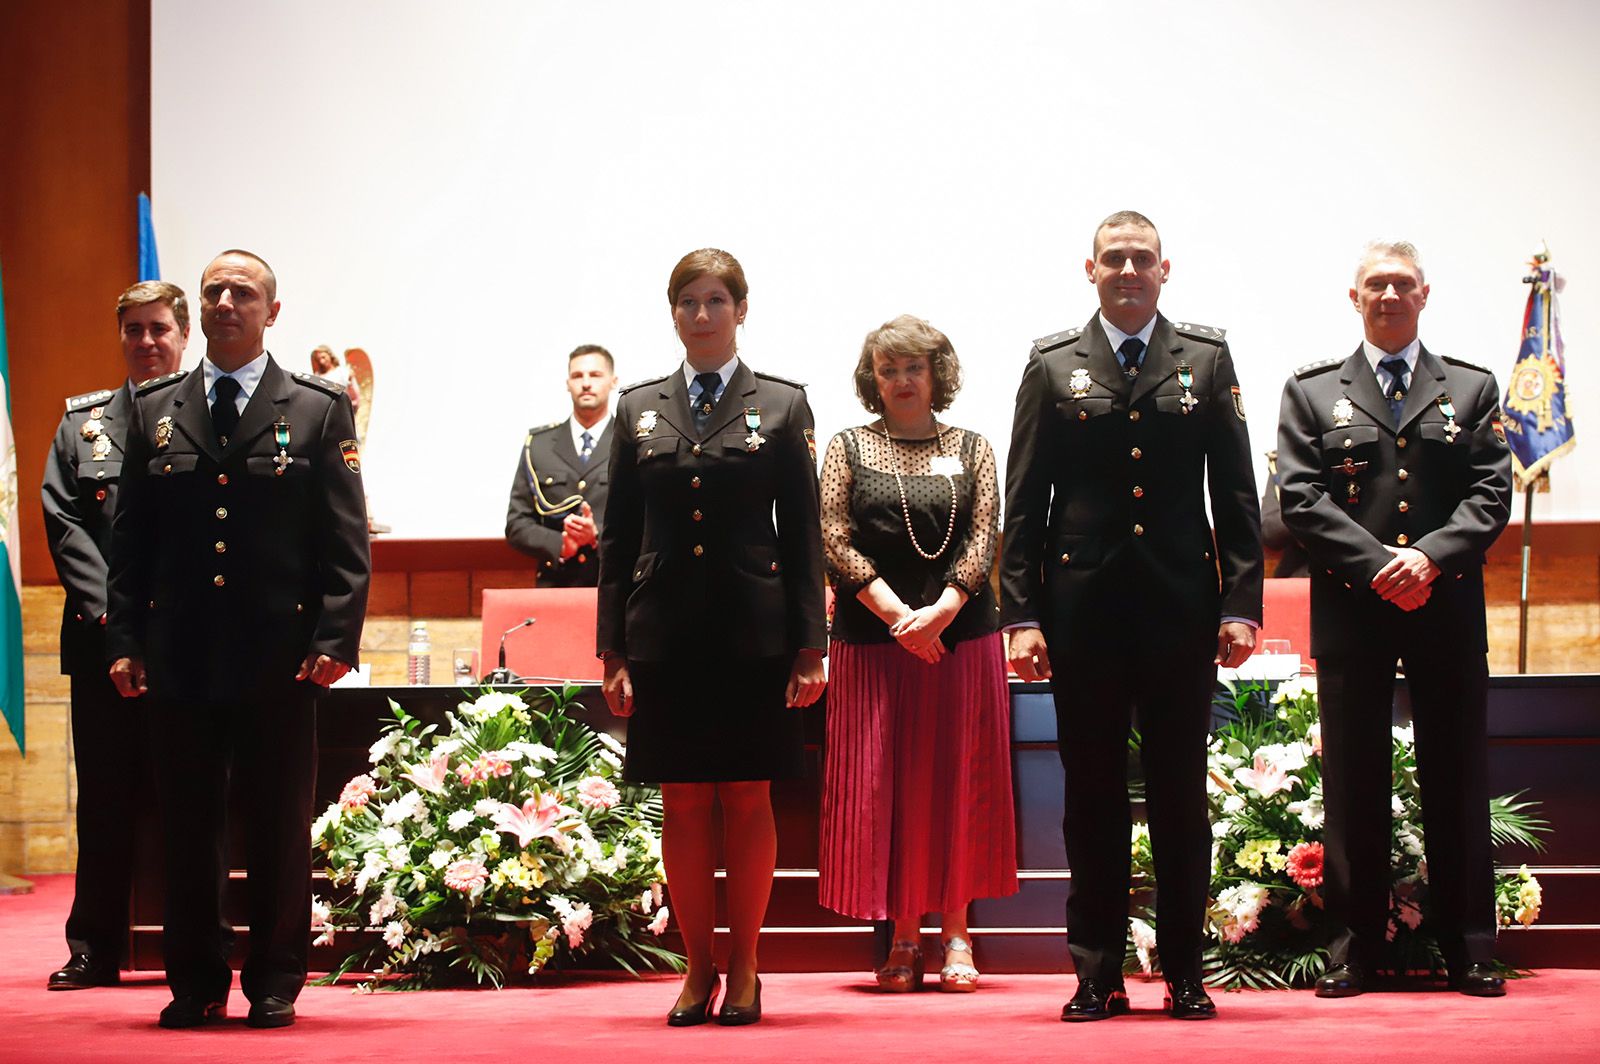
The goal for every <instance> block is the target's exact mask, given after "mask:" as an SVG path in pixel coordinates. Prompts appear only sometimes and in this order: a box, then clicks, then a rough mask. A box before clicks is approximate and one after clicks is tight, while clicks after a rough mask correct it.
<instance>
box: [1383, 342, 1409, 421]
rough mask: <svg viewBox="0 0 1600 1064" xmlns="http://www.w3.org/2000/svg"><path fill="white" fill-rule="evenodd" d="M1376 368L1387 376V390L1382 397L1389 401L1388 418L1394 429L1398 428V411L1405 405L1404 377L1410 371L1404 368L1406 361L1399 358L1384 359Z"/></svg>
mask: <svg viewBox="0 0 1600 1064" xmlns="http://www.w3.org/2000/svg"><path fill="white" fill-rule="evenodd" d="M1378 368H1379V369H1381V370H1384V371H1386V372H1387V373H1388V374H1389V390H1388V391H1387V392H1385V393H1384V397H1385V398H1387V399H1388V400H1389V416H1390V417H1392V418H1393V419H1394V427H1395V428H1399V427H1400V411H1402V410H1404V409H1405V405H1406V377H1407V376H1408V375H1409V374H1410V372H1411V371H1410V370H1409V369H1407V367H1406V360H1405V359H1403V358H1399V357H1394V358H1386V359H1384V360H1383V361H1382V362H1379V363H1378Z"/></svg>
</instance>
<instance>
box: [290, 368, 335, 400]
mask: <svg viewBox="0 0 1600 1064" xmlns="http://www.w3.org/2000/svg"><path fill="white" fill-rule="evenodd" d="M289 376H291V377H293V378H294V379H295V380H297V381H299V382H300V383H301V384H304V385H307V386H308V387H311V388H321V389H322V390H323V391H325V392H327V393H328V394H329V395H343V394H344V385H342V384H340V383H339V382H338V381H330V380H329V379H328V378H326V377H319V376H317V375H316V374H315V373H307V372H305V371H304V370H295V371H294V372H293V373H291V374H289Z"/></svg>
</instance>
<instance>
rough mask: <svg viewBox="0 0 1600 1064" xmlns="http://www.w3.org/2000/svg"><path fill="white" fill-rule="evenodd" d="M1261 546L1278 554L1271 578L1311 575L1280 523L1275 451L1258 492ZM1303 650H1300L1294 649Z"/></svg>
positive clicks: (1303, 556)
mask: <svg viewBox="0 0 1600 1064" xmlns="http://www.w3.org/2000/svg"><path fill="white" fill-rule="evenodd" d="M1261 545H1262V546H1263V547H1265V548H1266V549H1267V550H1275V551H1277V552H1278V567H1277V568H1276V569H1274V570H1272V575H1273V576H1274V577H1276V578H1278V579H1280V580H1281V579H1284V578H1285V577H1303V576H1309V575H1311V568H1310V565H1309V563H1307V561H1306V549H1305V548H1304V547H1302V546H1301V545H1300V541H1299V540H1297V539H1295V538H1294V536H1292V535H1290V534H1289V526H1287V525H1285V524H1284V523H1283V505H1282V503H1280V502H1279V500H1278V452H1277V451H1276V450H1271V451H1268V452H1267V490H1265V491H1263V492H1262V493H1261ZM1297 649H1303V648H1297Z"/></svg>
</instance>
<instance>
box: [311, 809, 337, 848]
mask: <svg viewBox="0 0 1600 1064" xmlns="http://www.w3.org/2000/svg"><path fill="white" fill-rule="evenodd" d="M342 817H343V810H341V809H340V808H339V803H338V802H335V803H333V804H332V805H330V806H328V808H327V809H325V810H323V812H322V815H321V816H319V817H317V819H315V820H313V821H312V822H311V841H312V842H316V841H317V840H318V839H320V838H322V837H323V836H324V835H326V834H327V833H328V829H329V828H333V827H337V826H338V825H339V821H340V819H341V818H342Z"/></svg>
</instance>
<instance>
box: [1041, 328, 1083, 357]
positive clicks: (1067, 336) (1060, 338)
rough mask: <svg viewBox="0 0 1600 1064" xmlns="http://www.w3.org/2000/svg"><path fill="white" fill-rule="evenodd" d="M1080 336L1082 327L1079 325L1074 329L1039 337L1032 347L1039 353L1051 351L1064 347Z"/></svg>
mask: <svg viewBox="0 0 1600 1064" xmlns="http://www.w3.org/2000/svg"><path fill="white" fill-rule="evenodd" d="M1082 335H1083V326H1081V325H1079V326H1077V327H1076V328H1072V329H1062V330H1061V331H1060V332H1058V333H1051V334H1050V335H1049V336H1041V337H1039V339H1037V340H1035V341H1034V342H1033V346H1034V347H1037V348H1038V349H1039V350H1040V351H1052V350H1054V349H1056V348H1058V347H1065V346H1066V345H1067V344H1070V343H1072V341H1074V340H1076V339H1077V338H1078V337H1080V336H1082Z"/></svg>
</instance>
